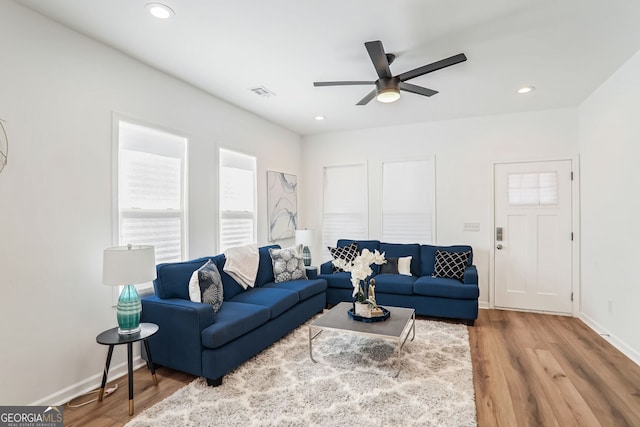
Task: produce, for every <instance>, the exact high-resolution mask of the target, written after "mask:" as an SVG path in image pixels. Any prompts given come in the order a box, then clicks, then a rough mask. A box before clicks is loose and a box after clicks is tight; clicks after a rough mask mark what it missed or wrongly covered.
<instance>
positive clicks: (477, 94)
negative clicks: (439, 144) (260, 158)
mask: <svg viewBox="0 0 640 427" xmlns="http://www.w3.org/2000/svg"><path fill="white" fill-rule="evenodd" d="M148 1H151V0H17V2H18V3H20V4H22V5H24V6H27V7H29V8H31V9H33V10H35V11H37V12H39V13H41V14H43V15H46V16H49V17H51V18H52V19H54V20H56V21H58V22H60V23H62V24H64V25H66V26H68V27H71V28H73V29H75V30H77V31H79V32H81V33H84V34H86V35H88V36H90V37H92V38H94V39H96V40H99V41H101V42H103V43H105V44H107V45H110V46H112V47H114V48H116V49H118V50H120V51H122V52H125V53H127V54H128V55H130V56H132V57H134V58H137V59H138V60H140V61H142V62H144V63H146V64H149V65H150V66H152V67H155V68H157V69H159V70H162V71H164V72H166V73H168V74H171V75H174V76H176V77H178V78H180V79H182V80H184V81H186V82H189V83H190V84H192V85H194V86H196V87H198V88H201V89H203V90H205V91H207V92H209V93H211V94H213V95H215V96H217V97H219V98H221V99H224V100H226V101H228V102H230V103H232V104H235V105H237V106H239V107H241V108H243V109H246V110H248V111H251V112H253V113H255V114H257V115H260V116H262V117H265V118H266V119H268V120H270V121H272V122H274V123H277V124H279V125H281V126H283V127H285V128H288V129H291V130H293V131H295V132H297V133H299V134H303V135H305V134H313V133H321V132H331V131H338V130H347V129H358V128H368V127H379V126H391V125H398V124H405V123H413V122H425V121H432V120H446V119H453V118H460V117H469V116H479V115H487V114H501V113H512V112H521V111H530V110H542V109H551V108H562V107H570V106H576V105H578V104H579V103H580V102H582V101H583V100H584V99H585V98H586V97H587V96H588V95H589V94H590V93H591V92H592V91H593V90H594V89H595V88H596V87H597V86H598V85H599V84H601V83H602V82H603V81H604V80H605V79H606V78H607V77H609V76H610V75H611V74H612V73H613V72H615V70H616V69H618V68H619V67H620V66H621V65H622V64H623V63H624V62H625V61H626V60H627V59H629V58H630V57H631V56H632V55H633V54H634V53H635V52H636V51H638V50H639V49H640V1H638V0H562V1H558V0H484V1H471V0H394V1H390V0H384V1H383V0H322V1H319V0H255V1H250V0H237V1H233V0H232V1H219V0H189V1H185V0H158V1H160V2H162V3H164V4H166V5H168V6H170V7H171V8H172V9H173V10H174V11H175V13H176V14H175V16H174V17H173V18H172V19H170V20H167V21H161V20H158V19H155V18H153V17H151V16H150V15H149V14H148V13H147V11H146V9H145V4H146V3H147V2H148ZM370 40H381V41H382V42H383V44H384V47H385V50H386V51H387V52H391V53H395V54H396V55H397V58H396V61H395V62H394V63H393V65H391V71H392V73H393V74H394V75H395V74H399V73H402V72H404V71H408V70H410V69H413V68H416V67H419V66H421V65H424V64H427V63H430V62H434V61H437V60H440V59H443V58H445V57H449V56H451V55H454V54H457V53H461V52H462V53H465V54H466V56H467V57H468V60H467V62H463V63H461V64H458V65H455V66H452V67H449V68H446V69H443V70H440V71H436V72H434V73H431V74H427V75H425V76H421V77H418V78H416V79H413V80H411V81H410V82H411V83H413V84H417V85H422V86H426V87H429V88H431V89H435V90H437V91H439V92H440V93H439V94H437V95H435V96H433V97H430V98H427V97H423V96H420V95H415V94H411V93H407V92H402V94H403V95H402V98H401V99H400V100H399V101H398V102H395V103H393V104H381V103H379V102H377V101H375V100H373V101H371V102H370V103H369V104H368V105H366V106H356V105H355V104H356V103H357V102H358V101H359V100H360V99H361V98H362V97H364V95H366V94H367V93H368V92H369V91H370V90H371V89H373V87H369V86H341V87H318V88H316V87H314V86H313V84H312V83H313V82H314V81H332V80H375V79H376V78H377V77H376V73H375V70H374V68H373V65H372V64H371V61H370V59H369V56H368V54H367V51H366V50H365V48H364V42H366V41H370ZM524 84H531V85H534V86H535V87H536V88H537V90H536V91H534V92H532V93H531V94H529V95H518V94H516V89H517V88H518V87H520V86H522V85H524ZM258 86H264V87H266V88H267V89H269V90H270V91H272V92H273V93H275V94H276V95H275V96H272V97H269V98H262V97H259V96H257V95H255V94H254V93H253V92H251V91H250V90H249V89H250V88H253V87H258ZM319 114H321V115H324V116H326V120H324V121H322V122H318V121H315V120H314V116H316V115H319Z"/></svg>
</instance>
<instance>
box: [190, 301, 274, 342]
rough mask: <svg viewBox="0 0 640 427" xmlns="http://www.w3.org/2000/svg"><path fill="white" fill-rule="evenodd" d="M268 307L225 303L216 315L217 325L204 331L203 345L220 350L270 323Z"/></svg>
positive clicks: (202, 335) (201, 334) (202, 336)
mask: <svg viewBox="0 0 640 427" xmlns="http://www.w3.org/2000/svg"><path fill="white" fill-rule="evenodd" d="M270 317H271V316H270V312H269V309H268V308H267V307H263V306H260V305H254V304H244V303H240V302H232V301H225V303H224V304H222V307H220V311H218V314H216V320H215V323H214V324H213V325H211V326H209V327H207V328H205V329H203V330H202V332H201V333H200V336H201V338H202V345H203V346H205V347H209V348H218V347H220V346H223V345H225V344H226V343H228V342H229V341H233V340H234V339H236V338H238V337H240V336H242V335H244V334H246V333H247V332H249V331H252V330H254V329H255V328H257V327H258V326H260V325H263V324H264V323H266V322H268V321H269V318H270Z"/></svg>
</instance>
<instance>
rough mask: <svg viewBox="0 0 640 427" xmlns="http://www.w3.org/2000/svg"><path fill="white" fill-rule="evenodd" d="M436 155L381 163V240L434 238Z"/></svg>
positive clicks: (425, 242) (422, 239)
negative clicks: (420, 158)
mask: <svg viewBox="0 0 640 427" xmlns="http://www.w3.org/2000/svg"><path fill="white" fill-rule="evenodd" d="M434 195H435V168H434V161H433V159H428V160H416V161H399V162H384V163H383V164H382V240H384V241H385V242H394V243H422V244H429V243H433V242H434V240H435V239H434V232H433V231H434V211H435V209H434V204H435V202H434V201H435V197H434Z"/></svg>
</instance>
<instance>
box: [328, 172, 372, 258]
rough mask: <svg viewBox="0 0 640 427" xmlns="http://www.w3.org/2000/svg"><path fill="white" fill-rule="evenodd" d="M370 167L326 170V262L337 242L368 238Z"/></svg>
mask: <svg viewBox="0 0 640 427" xmlns="http://www.w3.org/2000/svg"><path fill="white" fill-rule="evenodd" d="M367 191H368V186H367V165H366V164H364V163H361V164H355V165H344V166H326V167H325V168H324V180H323V212H322V246H323V247H324V251H323V258H324V259H330V258H331V255H330V254H329V251H328V250H327V246H331V247H334V246H335V245H336V242H337V241H338V239H354V240H355V239H366V238H368V235H369V229H368V228H369V218H368V214H367V212H368V207H367V203H368V202H367Z"/></svg>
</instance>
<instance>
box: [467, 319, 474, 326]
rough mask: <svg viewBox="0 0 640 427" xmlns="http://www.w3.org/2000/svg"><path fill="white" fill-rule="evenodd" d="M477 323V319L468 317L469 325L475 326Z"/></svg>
mask: <svg viewBox="0 0 640 427" xmlns="http://www.w3.org/2000/svg"><path fill="white" fill-rule="evenodd" d="M475 323H476V319H467V326H473V325H474V324H475Z"/></svg>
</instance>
